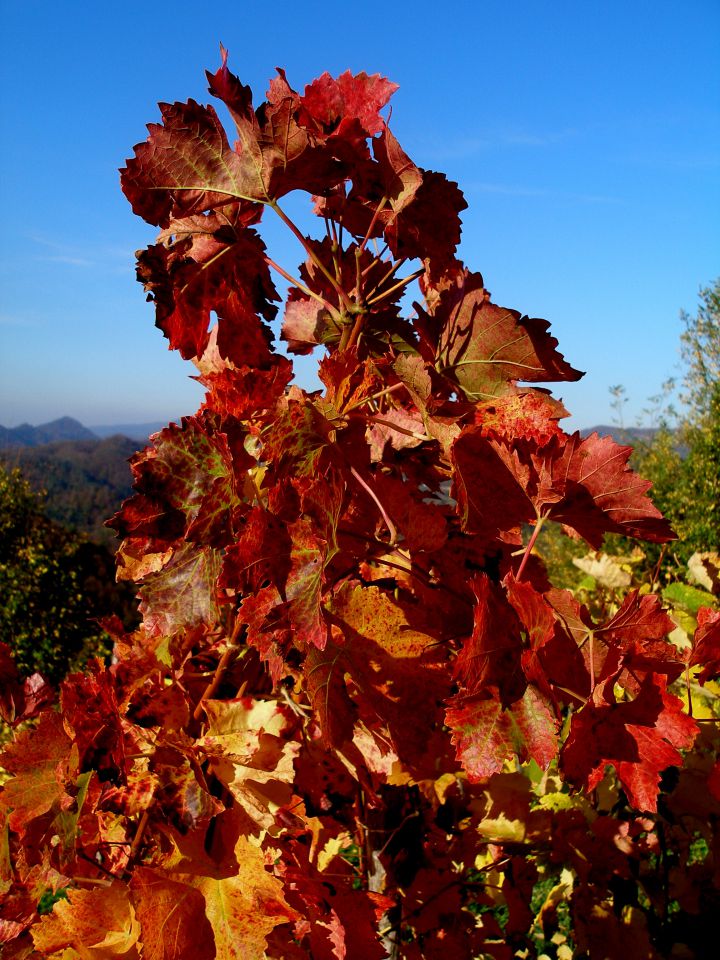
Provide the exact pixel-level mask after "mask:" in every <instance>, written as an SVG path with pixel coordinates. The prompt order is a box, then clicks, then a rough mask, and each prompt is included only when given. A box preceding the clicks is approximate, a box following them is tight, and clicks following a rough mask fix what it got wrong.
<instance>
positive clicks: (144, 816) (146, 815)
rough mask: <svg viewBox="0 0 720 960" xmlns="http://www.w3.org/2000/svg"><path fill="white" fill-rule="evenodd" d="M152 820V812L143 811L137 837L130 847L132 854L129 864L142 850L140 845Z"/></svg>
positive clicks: (136, 833)
mask: <svg viewBox="0 0 720 960" xmlns="http://www.w3.org/2000/svg"><path fill="white" fill-rule="evenodd" d="M149 820H150V811H149V810H143V812H142V816H141V817H140V822H139V823H138V827H137V830H136V831H135V836H134V837H133V841H132V844H131V846H130V853H129V854H128V864H130V863H132V862H133V861H134V859H135V857H136V856H137V852H138V850H139V849H140V844H141V843H142V838H143V835H144V833H145V828H146V827H147V825H148V822H149Z"/></svg>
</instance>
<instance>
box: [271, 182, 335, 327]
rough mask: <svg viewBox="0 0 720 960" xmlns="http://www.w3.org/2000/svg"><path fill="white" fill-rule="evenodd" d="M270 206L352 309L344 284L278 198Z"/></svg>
mask: <svg viewBox="0 0 720 960" xmlns="http://www.w3.org/2000/svg"><path fill="white" fill-rule="evenodd" d="M268 206H269V207H270V208H271V209H272V210H274V211H275V213H276V214H277V215H278V216H279V217H280V219H281V220H282V222H283V223H284V224H285V226H286V227H287V228H288V229H289V230H290V231H291V233H292V234H293V235H294V236H295V237H296V239H297V240H298V241H299V242H300V243H301V244H302V247H303V249H304V250H305V252H306V253H307V255H308V257H310V259H311V260H312V262H313V263H314V264H315V266H316V267H317V268H318V270H320V272H321V273H322V274H323V276H324V277H325V278H326V279H327V280H328V281H329V282H330V284H331V286H332V287H333V289H334V290H335V292H336V293H337V295H338V297H339V299H340V302H341V303H342V305H343V306H344V307H345V309H346V310H352V308H353V304H352V301H351V300H350V298H349V297H348V295H347V293H346V292H345V291H344V290H343V288H342V286H341V285H340V284H339V283H338V282H337V280H336V279H335V277H334V276H333V275H332V274H331V273H330V271H329V270H328V268H327V267H326V266H325V264H324V263H323V262H322V260H321V259H320V258H319V257H318V255H317V254H316V253H315V251H314V250H313V248H312V246H311V245H310V244H309V243H308V240H307V237H306V236H304V234H303V232H302V231H301V230H300V228H299V227H298V226H297V225H296V224H295V223H294V222H293V221H292V220H291V219H290V217H289V216H288V215H287V214H286V213H285V211H284V210H283V209H282V207H281V206H280V205H279V204H278V202H277V200H271V201H270V203H269V204H268Z"/></svg>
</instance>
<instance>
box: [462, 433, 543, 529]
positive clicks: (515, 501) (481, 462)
mask: <svg viewBox="0 0 720 960" xmlns="http://www.w3.org/2000/svg"><path fill="white" fill-rule="evenodd" d="M452 460H453V466H454V468H455V469H454V477H453V484H454V486H453V491H452V495H453V497H455V499H456V500H457V503H458V512H459V514H460V517H461V520H462V527H463V530H465V531H466V532H467V533H478V534H480V535H481V536H484V537H487V538H488V539H489V540H490V539H494V538H495V537H496V536H497V534H498V532H504V531H510V530H512V529H514V528H517V527H519V526H520V524H522V523H529V522H530V521H531V520H533V519H534V518H535V510H534V508H533V505H532V503H531V501H530V500H529V498H528V496H527V495H526V494H525V492H524V491H523V489H522V487H521V485H520V484H519V483H518V480H517V477H516V476H515V473H514V472H513V471H511V470H509V469H508V467H507V466H506V464H505V463H503V461H502V460H501V459H500V457H499V456H498V455H497V452H496V451H495V449H494V448H493V447H492V446H491V444H490V443H489V441H488V440H486V439H485V437H484V436H483V435H482V428H481V427H466V428H465V429H464V430H463V431H462V433H461V434H460V436H459V437H458V439H457V440H456V441H455V443H454V444H453V446H452Z"/></svg>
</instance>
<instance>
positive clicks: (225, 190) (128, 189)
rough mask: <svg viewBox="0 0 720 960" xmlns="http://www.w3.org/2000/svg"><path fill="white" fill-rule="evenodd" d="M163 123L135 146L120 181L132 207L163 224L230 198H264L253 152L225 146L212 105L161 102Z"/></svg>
mask: <svg viewBox="0 0 720 960" xmlns="http://www.w3.org/2000/svg"><path fill="white" fill-rule="evenodd" d="M160 112H161V114H162V121H163V122H162V124H157V123H151V124H148V130H149V131H150V136H149V137H148V139H147V140H146V141H145V143H140V144H138V145H137V146H136V147H135V157H134V158H132V159H130V160H128V161H127V164H126V166H125V167H124V168H123V170H121V177H120V182H121V184H122V188H123V191H124V193H125V196H126V197H127V198H128V200H129V201H130V203H131V204H132V208H133V211H134V212H135V213H136V214H138V216H141V217H142V218H143V219H144V220H147V221H148V223H154V224H157V225H159V226H165V225H166V224H167V223H168V221H169V220H170V218H171V217H183V216H187V215H189V214H193V213H202V212H203V211H205V210H211V209H213V208H214V207H218V206H222V204H224V203H227V202H228V200H229V199H231V198H236V199H238V200H256V201H261V200H263V199H264V198H265V189H264V185H263V182H262V179H261V177H260V176H259V173H258V169H257V166H256V164H255V162H254V160H253V157H252V156H250V155H249V154H248V153H245V154H244V155H241V154H239V153H237V152H235V151H234V150H231V149H230V145H229V144H228V141H227V137H226V135H225V131H224V130H223V128H222V124H221V123H220V120H219V119H218V116H217V114H216V113H215V110H214V109H213V108H212V107H210V106H208V107H202V106H200V104H198V103H196V102H195V101H194V100H188V102H187V103H174V104H169V103H161V104H160Z"/></svg>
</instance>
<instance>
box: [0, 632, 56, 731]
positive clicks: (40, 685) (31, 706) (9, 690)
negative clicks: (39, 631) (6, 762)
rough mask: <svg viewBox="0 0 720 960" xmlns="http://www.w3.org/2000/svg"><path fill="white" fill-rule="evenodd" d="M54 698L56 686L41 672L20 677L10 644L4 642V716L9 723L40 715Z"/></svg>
mask: <svg viewBox="0 0 720 960" xmlns="http://www.w3.org/2000/svg"><path fill="white" fill-rule="evenodd" d="M53 698H54V692H53V689H52V687H51V686H50V685H49V684H48V682H47V681H46V680H45V679H44V678H43V677H42V676H41V675H40V674H39V673H34V674H32V676H30V677H26V678H25V679H24V680H22V681H21V680H20V676H19V674H18V671H17V667H16V666H15V661H14V660H13V658H12V653H11V651H10V647H9V646H8V645H7V644H6V643H2V642H0V717H2V719H3V720H4V721H5V723H9V724H15V723H19V722H20V721H21V720H28V719H30V718H31V717H34V716H37V714H38V713H39V712H40V711H41V710H42V708H43V707H44V706H46V705H47V704H48V703H49V702H50V701H51V700H52V699H53Z"/></svg>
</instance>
